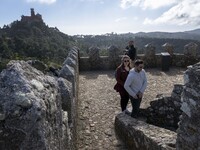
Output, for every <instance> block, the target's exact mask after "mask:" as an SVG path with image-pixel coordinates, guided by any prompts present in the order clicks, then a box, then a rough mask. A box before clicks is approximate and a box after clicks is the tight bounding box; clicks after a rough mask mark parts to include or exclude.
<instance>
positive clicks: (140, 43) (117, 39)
mask: <svg viewBox="0 0 200 150" xmlns="http://www.w3.org/2000/svg"><path fill="white" fill-rule="evenodd" d="M73 37H74V38H75V39H76V40H77V41H78V43H79V47H80V48H81V50H82V53H81V54H82V55H83V56H84V55H87V50H88V48H89V47H91V46H97V47H99V48H100V49H104V51H103V52H102V51H101V53H102V54H105V53H106V52H105V51H106V49H107V48H108V47H109V46H111V45H115V46H117V47H118V48H120V49H124V48H125V47H126V45H127V44H128V41H129V40H134V41H135V46H136V47H137V49H138V53H143V52H144V46H145V45H146V44H148V43H152V44H153V45H155V47H156V51H157V52H162V50H163V48H162V45H163V44H165V43H170V44H172V45H173V46H174V49H175V52H177V53H183V49H184V46H185V45H186V44H188V43H190V42H195V43H196V44H198V45H200V29H196V30H191V31H185V32H174V33H170V32H148V33H145V32H138V33H124V34H116V33H110V34H109V33H108V34H103V35H75V36H73Z"/></svg>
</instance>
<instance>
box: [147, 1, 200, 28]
mask: <svg viewBox="0 0 200 150" xmlns="http://www.w3.org/2000/svg"><path fill="white" fill-rule="evenodd" d="M199 8H200V1H199V0H182V1H181V2H180V3H179V4H177V5H175V6H173V7H172V8H170V9H169V10H168V11H166V12H164V13H163V14H162V15H161V16H160V17H158V18H156V19H154V20H152V19H149V18H146V19H145V21H144V24H163V23H167V24H177V25H186V24H191V25H199V24H200V9H199Z"/></svg>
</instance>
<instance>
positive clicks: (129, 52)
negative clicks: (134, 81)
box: [126, 40, 136, 67]
mask: <svg viewBox="0 0 200 150" xmlns="http://www.w3.org/2000/svg"><path fill="white" fill-rule="evenodd" d="M126 49H127V55H128V56H129V57H130V59H131V67H133V64H134V60H135V58H136V49H135V47H134V41H132V40H131V41H129V42H128V46H126Z"/></svg>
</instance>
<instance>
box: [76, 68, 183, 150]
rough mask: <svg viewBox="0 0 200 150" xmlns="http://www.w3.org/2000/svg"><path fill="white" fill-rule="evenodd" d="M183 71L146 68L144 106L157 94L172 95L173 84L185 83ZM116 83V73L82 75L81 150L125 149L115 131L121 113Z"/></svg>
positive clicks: (100, 72)
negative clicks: (146, 83) (115, 88)
mask: <svg viewBox="0 0 200 150" xmlns="http://www.w3.org/2000/svg"><path fill="white" fill-rule="evenodd" d="M184 71H185V69H180V68H178V69H177V68H170V71H169V72H162V71H160V70H158V69H146V72H147V78H148V86H147V90H146V91H145V94H144V98H143V101H142V104H141V107H142V108H146V107H148V106H149V102H150V101H151V100H153V99H154V98H155V97H156V95H157V94H162V93H164V94H166V93H171V91H172V89H173V85H174V84H182V83H183V73H184ZM115 83H116V81H115V79H114V71H93V72H80V76H79V110H78V114H79V119H78V133H79V136H78V149H79V150H126V147H125V146H124V145H123V143H122V142H120V141H119V140H118V139H117V138H116V136H115V132H114V119H115V116H116V115H117V114H118V113H120V97H119V95H118V93H116V92H115V91H114V90H113V87H114V84H115ZM129 109H130V110H131V105H130V102H129Z"/></svg>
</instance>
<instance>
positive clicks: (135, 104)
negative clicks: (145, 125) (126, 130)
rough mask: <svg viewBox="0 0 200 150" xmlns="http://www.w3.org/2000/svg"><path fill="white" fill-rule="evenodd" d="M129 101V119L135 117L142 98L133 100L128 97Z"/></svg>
mask: <svg viewBox="0 0 200 150" xmlns="http://www.w3.org/2000/svg"><path fill="white" fill-rule="evenodd" d="M130 99H131V105H132V112H131V117H137V116H138V113H139V110H140V103H141V101H142V98H138V99H135V98H133V97H132V96H130Z"/></svg>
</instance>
